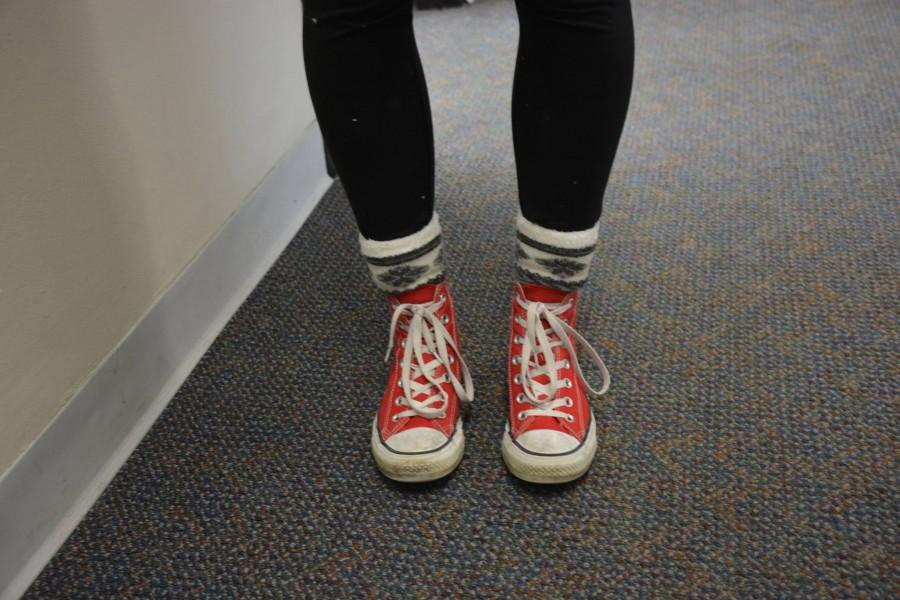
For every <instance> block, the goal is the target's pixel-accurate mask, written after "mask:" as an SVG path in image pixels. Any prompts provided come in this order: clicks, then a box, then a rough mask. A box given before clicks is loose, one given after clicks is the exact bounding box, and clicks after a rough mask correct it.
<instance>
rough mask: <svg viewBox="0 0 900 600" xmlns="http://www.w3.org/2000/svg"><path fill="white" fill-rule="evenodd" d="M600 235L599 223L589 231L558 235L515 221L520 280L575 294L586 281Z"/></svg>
mask: <svg viewBox="0 0 900 600" xmlns="http://www.w3.org/2000/svg"><path fill="white" fill-rule="evenodd" d="M599 235H600V220H599V219H598V220H597V222H596V223H594V225H593V226H592V227H590V228H589V229H583V230H581V231H557V230H555V229H548V228H546V227H543V226H541V225H538V224H537V223H533V222H531V221H529V220H528V219H526V218H525V216H524V215H523V214H522V213H521V211H520V212H519V215H518V217H517V218H516V238H517V242H516V243H517V246H518V250H517V257H518V258H517V261H516V262H517V267H518V268H517V271H518V276H519V279H521V280H522V281H527V282H531V283H537V284H540V285H544V286H547V287H552V288H555V289H560V290H574V289H577V288H579V287H581V286H582V285H583V284H584V282H585V280H586V279H587V276H588V272H589V271H590V268H591V262H592V261H593V258H594V253H595V252H596V247H597V240H598V238H599Z"/></svg>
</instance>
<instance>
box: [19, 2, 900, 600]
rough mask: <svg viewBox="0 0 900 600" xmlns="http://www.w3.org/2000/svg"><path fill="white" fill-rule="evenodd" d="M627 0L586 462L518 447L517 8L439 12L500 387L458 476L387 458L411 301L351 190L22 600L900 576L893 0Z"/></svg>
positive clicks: (436, 36) (609, 593) (488, 387)
mask: <svg viewBox="0 0 900 600" xmlns="http://www.w3.org/2000/svg"><path fill="white" fill-rule="evenodd" d="M634 4H635V6H634V13H635V25H636V31H637V49H638V55H637V60H636V70H635V86H634V92H633V95H632V98H633V99H632V105H631V109H630V112H629V116H628V122H627V124H626V127H625V132H624V137H623V139H622V143H621V146H620V152H619V156H618V158H617V162H616V165H615V166H614V168H613V174H612V181H611V183H610V186H609V189H608V192H607V196H606V209H605V213H604V214H605V216H604V220H603V223H602V227H601V246H600V248H601V251H600V253H599V256H598V260H597V261H596V263H595V268H594V270H593V272H592V275H591V280H590V289H589V290H588V291H587V292H586V294H585V296H584V308H583V309H582V310H583V315H582V317H581V322H580V328H581V330H582V331H583V332H584V333H585V334H586V335H587V337H588V338H589V339H591V340H592V341H593V342H594V343H595V344H596V345H597V347H598V348H599V349H600V350H601V353H602V354H603V355H604V356H605V358H606V360H607V364H608V365H609V366H610V369H611V371H612V374H613V386H612V389H611V391H610V393H609V394H608V395H607V396H605V397H604V399H603V401H602V402H598V403H597V405H596V413H597V416H598V418H599V421H600V429H601V431H600V433H601V441H600V451H599V455H598V460H597V462H596V463H595V465H594V467H593V469H592V470H591V471H590V472H589V474H588V475H587V476H586V477H585V478H584V479H583V480H581V481H578V482H576V483H574V484H570V485H566V486H562V487H557V488H547V487H538V486H534V485H527V484H523V483H520V482H518V481H516V480H514V479H513V478H511V477H510V476H509V475H508V474H507V472H506V469H505V468H504V466H503V464H502V461H501V458H500V433H501V431H502V428H503V421H504V418H505V417H504V383H503V375H504V370H503V369H504V356H505V354H504V353H505V346H504V343H505V339H506V332H507V326H508V325H507V322H506V317H507V314H508V302H509V297H510V292H511V289H510V286H511V284H512V280H513V274H514V271H513V259H514V243H513V239H514V238H513V230H512V223H513V217H514V214H515V202H516V186H515V174H514V165H513V159H512V145H511V134H510V124H509V116H508V115H509V113H508V110H509V93H510V85H511V78H512V66H513V59H514V51H515V42H516V35H517V29H516V27H517V26H516V21H515V13H514V11H513V6H512V4H511V3H508V2H506V1H500V0H487V1H484V2H481V3H479V4H476V5H474V6H470V7H466V8H461V9H454V10H450V11H443V12H428V13H420V14H418V15H417V31H418V36H419V40H420V45H421V51H422V55H423V59H424V61H425V65H426V71H427V75H428V83H429V86H430V90H431V94H432V99H433V100H432V102H433V109H434V113H435V128H436V138H437V177H438V181H437V191H438V197H439V210H440V211H441V216H442V221H443V223H444V226H445V231H446V234H447V235H446V239H447V246H446V250H445V252H446V262H447V265H448V267H449V277H450V281H451V284H452V285H453V288H454V290H455V296H456V299H457V303H458V309H459V316H460V319H461V327H462V334H463V337H462V342H463V349H464V351H465V352H466V357H467V360H468V361H469V363H470V365H471V366H472V367H473V369H474V376H475V382H476V389H477V400H476V404H475V406H474V415H473V419H472V420H471V421H470V423H469V425H468V426H467V435H468V438H469V439H468V442H469V443H468V447H467V454H466V458H465V460H464V461H463V463H462V465H461V466H460V468H459V470H458V471H457V472H456V474H455V476H453V477H452V478H450V479H448V480H445V481H442V482H440V483H436V484H430V485H425V486H404V485H399V484H394V483H392V482H390V481H388V480H386V479H384V478H383V477H381V476H380V475H379V474H378V472H377V470H376V468H375V466H374V464H373V461H372V459H371V457H370V454H369V425H370V420H371V418H372V414H373V411H374V410H375V408H376V404H377V398H378V397H379V395H380V394H381V391H382V381H383V378H384V377H385V374H386V367H385V366H384V365H383V363H382V362H381V358H382V354H383V351H384V344H385V343H386V341H387V334H388V331H387V317H388V311H387V307H386V305H385V303H384V301H383V297H382V296H381V294H380V292H378V291H377V290H376V289H375V288H374V286H372V285H371V284H370V282H369V280H368V274H367V272H366V269H365V266H364V264H363V262H362V261H361V259H360V258H359V257H358V255H357V252H358V250H357V246H356V239H355V229H354V224H353V221H352V217H351V213H350V211H349V209H348V206H347V203H346V199H345V198H344V195H343V192H342V190H341V187H340V186H339V185H336V186H334V187H333V188H332V190H331V191H330V192H329V193H328V194H327V196H326V197H325V198H324V200H323V202H322V203H321V205H320V206H319V207H318V208H317V209H316V211H315V212H314V213H313V215H312V216H311V217H310V219H309V221H308V222H307V223H306V225H304V227H303V228H302V230H301V231H300V232H299V233H298V235H297V236H296V238H295V239H294V240H293V241H292V243H291V244H290V246H289V247H288V248H287V249H286V250H285V252H284V254H283V255H282V256H281V258H280V259H279V260H278V262H277V264H276V265H275V266H274V267H273V268H272V270H271V271H270V272H269V273H268V275H267V276H266V277H265V279H264V280H263V281H262V282H261V283H260V285H259V286H258V288H257V289H256V290H255V291H254V292H253V294H252V295H251V296H250V298H249V299H248V300H247V302H246V303H245V305H244V306H243V307H242V308H241V309H240V311H239V312H238V313H237V314H236V315H235V316H234V318H233V319H232V321H231V322H230V323H229V325H228V326H227V327H226V329H225V330H224V331H223V332H222V334H221V335H220V337H219V338H218V339H217V340H216V342H215V343H214V345H213V346H212V348H211V349H210V350H209V352H208V354H207V355H206V356H205V357H204V358H203V360H202V361H201V363H200V364H199V365H198V366H197V368H196V369H195V370H194V372H193V373H192V374H191V376H190V378H189V379H188V380H187V381H186V382H185V384H184V386H183V387H182V389H181V390H180V391H179V392H178V394H177V396H176V397H175V398H174V400H173V401H172V403H171V405H170V406H169V407H168V409H167V410H166V411H165V412H164V414H163V415H162V416H161V418H160V419H159V421H158V422H157V423H156V425H155V426H154V427H153V429H152V430H151V431H150V433H149V435H148V436H147V437H146V439H145V440H144V441H143V443H142V444H141V445H140V447H139V448H138V449H137V451H136V452H135V453H134V455H133V456H132V457H131V459H130V460H129V461H128V463H127V464H126V465H125V467H124V468H123V469H122V471H121V472H120V473H119V475H118V477H117V478H116V479H115V481H114V482H113V483H112V485H111V486H110V487H109V488H108V489H107V490H106V492H105V493H104V494H103V496H102V497H101V498H100V500H99V501H98V502H97V504H96V505H95V506H94V508H93V510H92V511H91V512H90V513H89V514H88V516H87V517H86V518H85V519H84V521H83V522H82V523H81V525H80V526H79V527H78V529H77V530H76V531H75V532H74V533H73V535H72V536H71V538H70V539H69V540H68V542H67V543H66V544H65V546H64V547H63V548H62V549H61V550H60V552H59V553H58V555H57V556H56V557H55V558H54V559H53V561H52V562H51V563H50V564H49V566H48V567H47V568H46V569H45V570H44V572H43V574H42V575H41V576H40V578H39V579H38V580H37V581H36V582H35V583H34V585H33V586H32V587H31V589H30V591H29V593H28V597H29V598H113V597H115V598H148V597H171V598H182V597H199V596H204V597H208V598H247V597H321V598H339V597H372V598H382V597H396V598H400V597H421V598H430V597H451V596H459V597H462V596H466V597H474V596H476V595H477V596H482V597H497V598H519V597H546V598H563V597H581V598H588V597H591V598H594V597H608V598H632V597H648V598H650V597H661V598H666V597H672V598H681V597H692V598H717V597H736V598H776V597H781V598H796V597H820V598H821V597H847V598H851V597H852V598H863V597H866V598H888V597H895V596H896V593H897V590H898V581H900V573H898V541H900V540H898V537H900V535H898V513H900V503H898V500H900V498H898V477H897V473H898V469H897V462H898V461H897V458H898V414H897V413H898V396H900V393H898V392H900V386H898V365H900V348H898V333H897V331H898V314H900V311H898V296H900V289H898V288H900V285H898V282H900V273H898V264H900V250H898V231H900V227H898V225H900V223H898V221H900V216H898V200H900V186H898V171H900V169H898V159H897V152H898V140H900V115H898V106H900V84H898V75H897V68H898V64H900V46H898V41H897V40H898V36H897V33H898V23H900V5H898V4H897V3H896V2H894V1H892V0H881V1H867V2H838V1H825V0H823V1H817V2H799V1H793V2H775V1H774V0H772V1H759V0H754V1H749V0H742V1H739V2H728V3H715V2H699V1H687V0H684V1H680V2H669V1H664V0H652V1H650V0H636V1H635V3H634ZM726 6H727V7H726Z"/></svg>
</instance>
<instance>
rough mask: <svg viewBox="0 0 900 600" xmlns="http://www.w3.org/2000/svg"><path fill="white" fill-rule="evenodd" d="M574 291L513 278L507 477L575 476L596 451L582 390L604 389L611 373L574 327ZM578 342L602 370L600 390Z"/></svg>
mask: <svg viewBox="0 0 900 600" xmlns="http://www.w3.org/2000/svg"><path fill="white" fill-rule="evenodd" d="M577 301H578V292H577V291H572V292H563V291H560V290H556V289H553V288H548V287H544V286H541V285H537V284H533V283H524V284H522V283H517V284H516V290H515V297H514V298H513V303H512V331H511V332H510V339H509V362H508V377H507V378H508V384H509V418H508V421H507V423H506V431H505V433H504V435H503V459H504V460H505V461H506V465H507V467H509V470H510V471H511V472H512V474H513V475H515V476H516V477H518V478H519V479H524V480H525V481H532V482H535V483H562V482H565V481H571V480H573V479H577V478H578V477H580V476H581V475H583V474H584V473H585V472H586V471H587V470H588V468H589V467H590V466H591V461H592V460H593V458H594V454H595V453H596V451H597V427H596V423H595V422H594V415H593V412H592V411H591V405H590V403H589V401H588V398H587V393H588V392H589V393H591V394H593V395H596V396H599V395H601V394H603V393H605V392H606V390H607V389H608V388H609V381H610V380H609V371H607V369H606V365H604V364H603V360H602V359H601V358H600V356H599V355H598V354H597V352H596V351H595V350H594V349H593V348H592V347H591V346H590V344H588V342H587V340H585V339H584V337H582V336H581V334H579V333H578V332H577V331H575V328H574V327H575V316H576V314H575V313H576V310H575V306H576V303H577ZM576 343H577V344H578V345H581V346H582V347H583V348H584V349H585V350H586V351H587V353H588V355H589V356H590V358H591V359H592V361H593V362H594V364H596V365H597V367H598V368H599V369H600V371H601V373H602V375H603V383H602V385H601V388H600V389H599V390H596V389H594V388H592V387H591V386H590V385H588V383H587V382H586V381H585V379H584V376H583V375H582V373H581V365H579V363H578V356H577V355H576V352H575V345H576Z"/></svg>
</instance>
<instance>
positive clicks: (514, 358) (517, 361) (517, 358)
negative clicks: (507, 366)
mask: <svg viewBox="0 0 900 600" xmlns="http://www.w3.org/2000/svg"><path fill="white" fill-rule="evenodd" d="M521 360H522V359H521V358H519V357H518V356H513V357H512V364H514V365H517V364H519V363H520V362H521Z"/></svg>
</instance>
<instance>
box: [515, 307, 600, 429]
mask: <svg viewBox="0 0 900 600" xmlns="http://www.w3.org/2000/svg"><path fill="white" fill-rule="evenodd" d="M516 301H517V302H518V303H519V305H520V306H522V307H523V308H525V309H526V316H525V319H524V320H523V319H521V317H518V316H516V320H517V322H518V323H519V324H520V325H522V326H523V327H524V328H525V336H524V337H519V338H518V339H517V340H516V341H517V342H520V343H521V344H522V353H521V354H520V355H519V356H518V358H517V360H518V362H517V361H516V359H514V360H513V363H514V364H519V365H521V370H520V372H519V374H518V375H517V376H516V381H517V383H521V384H522V387H523V390H524V393H523V394H520V395H519V397H518V399H517V400H518V402H519V403H520V404H524V403H528V404H531V405H532V406H534V408H530V409H527V410H523V411H521V413H520V414H521V415H522V417H521V418H524V417H529V416H548V417H561V418H563V419H567V420H569V421H570V422H571V421H572V420H573V419H572V417H571V416H570V415H568V414H567V413H565V412H563V411H560V410H556V409H558V408H560V407H563V406H571V405H572V402H573V400H572V399H571V398H568V397H565V396H562V397H560V398H557V397H556V395H557V392H558V390H559V386H560V385H562V386H563V387H566V388H571V387H572V386H573V383H572V382H571V381H570V380H569V379H568V378H566V379H563V380H560V378H559V373H558V371H559V370H560V369H562V368H569V364H570V363H569V361H568V360H556V359H555V357H554V356H553V349H554V348H556V347H557V346H563V347H564V348H565V349H566V350H568V351H569V356H571V357H575V356H577V354H576V352H575V347H574V346H573V345H572V342H571V340H570V339H569V335H571V336H572V337H574V338H575V340H576V342H577V343H578V345H580V346H581V347H583V348H584V349H585V350H587V353H588V356H590V358H591V361H592V362H593V363H594V364H595V365H596V366H597V368H598V369H600V373H601V374H602V376H603V383H602V385H601V386H600V389H599V390H598V389H595V388H594V387H592V386H591V385H590V384H589V383H587V380H586V379H585V378H584V375H583V374H582V372H581V365H580V364H579V362H578V360H577V359H576V360H575V372H576V373H577V374H578V377H579V378H581V380H582V381H583V382H584V383H585V385H586V386H587V390H588V392H589V393H591V394H593V395H594V396H601V395H603V394H604V393H606V390H607V389H609V383H610V377H609V371H608V370H607V368H606V365H605V364H604V363H603V359H602V358H600V355H599V354H597V351H596V350H594V348H593V347H592V346H591V345H590V344H589V343H588V341H587V340H586V339H584V337H583V336H582V335H581V334H580V333H578V332H577V331H575V328H574V327H572V326H571V325H569V324H568V323H567V322H566V321H564V320H563V319H561V318H560V317H559V315H561V314H562V313H564V312H565V311H566V310H568V308H569V307H570V306H571V300H570V301H568V302H563V303H544V302H530V301H527V300H523V299H522V298H519V297H518V296H517V297H516ZM542 320H543V321H545V322H546V323H547V327H546V328H545V327H544V325H543V324H542V323H541V321H542ZM540 357H543V359H544V363H543V364H540V362H539V359H540ZM541 376H545V377H546V382H544V383H542V382H539V381H537V379H538V378H539V377H541Z"/></svg>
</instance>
